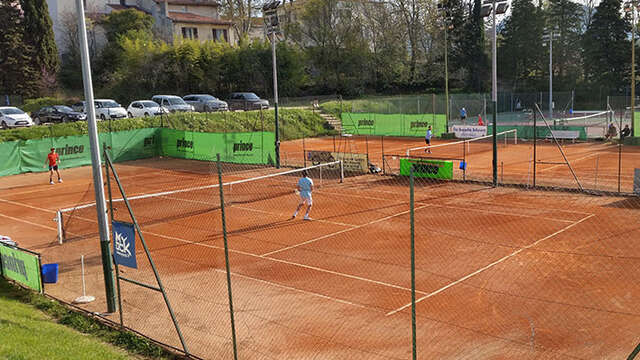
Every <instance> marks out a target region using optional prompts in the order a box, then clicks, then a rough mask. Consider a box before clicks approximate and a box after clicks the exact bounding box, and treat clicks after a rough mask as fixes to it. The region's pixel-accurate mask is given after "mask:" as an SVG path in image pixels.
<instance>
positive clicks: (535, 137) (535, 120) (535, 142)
mask: <svg viewBox="0 0 640 360" xmlns="http://www.w3.org/2000/svg"><path fill="white" fill-rule="evenodd" d="M537 126H538V113H537V111H536V109H533V187H534V188H535V187H536V163H537V161H538V160H537V159H536V155H537V149H536V146H537V145H538V127H537Z"/></svg>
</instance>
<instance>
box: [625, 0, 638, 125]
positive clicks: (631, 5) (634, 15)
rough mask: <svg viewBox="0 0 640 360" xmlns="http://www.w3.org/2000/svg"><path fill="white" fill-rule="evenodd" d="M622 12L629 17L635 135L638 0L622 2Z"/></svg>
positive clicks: (632, 117) (632, 119) (632, 114)
mask: <svg viewBox="0 0 640 360" xmlns="http://www.w3.org/2000/svg"><path fill="white" fill-rule="evenodd" d="M623 8H624V12H625V13H626V14H627V16H629V17H630V18H631V24H632V30H631V129H632V133H631V136H636V133H637V130H636V127H635V126H634V125H635V118H636V117H635V111H636V22H637V21H638V12H640V1H638V0H631V1H626V2H625V3H624V7H623Z"/></svg>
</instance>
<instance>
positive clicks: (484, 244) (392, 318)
mask: <svg viewBox="0 0 640 360" xmlns="http://www.w3.org/2000/svg"><path fill="white" fill-rule="evenodd" d="M400 141H402V140H401V139H399V140H398V143H397V145H401V144H400ZM404 141H406V140H404ZM318 142H320V141H318ZM322 143H323V144H325V145H326V141H325V142H322ZM296 144H297V143H295V142H294V144H289V143H285V144H283V149H289V148H294V147H295V146H296ZM305 145H306V144H305ZM369 145H370V150H372V148H374V147H373V146H372V145H371V144H369ZM331 146H332V144H331ZM357 146H360V143H358V144H357ZM526 146H528V145H522V147H523V149H526ZM593 146H595V145H593ZM601 146H602V148H603V150H602V153H604V152H606V149H607V146H606V145H601ZM519 147H520V145H518V148H519ZM587 147H588V146H587V145H584V144H582V145H576V149H575V150H576V153H571V154H570V156H575V157H576V159H577V158H579V157H580V155H579V154H578V151H577V150H578V149H579V148H587ZM518 148H516V149H518ZM374 149H375V148H374ZM386 149H387V142H385V152H386ZM509 149H510V150H512V149H511V148H509ZM523 151H524V150H523ZM514 156H515V155H514ZM583 156H586V155H583ZM504 158H505V160H506V159H507V156H504ZM603 158H604V156H603ZM601 161H602V160H601ZM526 165H527V160H525V162H524V165H523V164H520V165H518V166H520V167H516V168H518V169H521V168H523V167H526ZM514 166H515V165H514ZM116 168H117V170H118V172H119V175H120V176H121V178H122V181H123V183H124V186H125V190H126V191H127V195H130V196H131V195H136V194H144V193H153V192H157V191H166V190H169V189H183V188H188V187H193V186H201V185H206V184H215V183H217V174H215V167H214V166H212V165H211V164H208V163H203V162H189V161H185V160H175V159H149V160H139V161H132V162H128V163H122V164H117V165H116ZM277 171H281V170H275V169H250V168H246V167H233V166H226V167H225V174H224V181H230V180H234V179H241V178H248V177H253V176H256V175H260V174H265V173H272V172H277ZM549 173H550V174H551V173H554V171H553V170H549ZM63 175H64V177H65V182H64V183H62V184H56V185H54V186H51V185H48V184H47V180H48V178H47V176H46V174H25V175H19V176H9V177H4V178H0V234H3V235H8V236H11V237H12V238H13V239H15V240H16V241H18V242H19V243H20V245H22V246H24V247H27V248H29V249H32V250H35V251H39V252H41V253H42V255H43V260H44V262H45V263H50V262H55V263H59V264H60V267H61V268H60V269H61V273H60V277H59V281H58V283H57V284H47V285H46V287H45V290H46V292H47V293H49V294H51V295H53V296H55V297H58V298H60V299H62V300H65V301H73V299H75V298H76V297H77V296H79V295H81V293H80V292H81V278H80V255H82V254H84V255H85V260H86V264H87V268H86V276H87V286H88V289H87V292H88V294H90V295H93V296H96V297H97V301H96V302H94V303H91V304H88V305H85V306H84V307H85V308H86V309H88V310H90V311H96V312H104V311H105V310H106V303H105V297H104V283H103V276H102V269H101V263H100V253H99V251H100V250H99V243H98V238H97V237H96V236H93V237H90V238H76V239H71V240H68V241H65V242H64V244H63V245H59V244H58V243H57V238H56V237H57V232H56V224H55V223H54V222H53V221H52V219H53V217H54V216H55V212H56V210H57V209H61V208H67V207H72V206H75V205H79V204H84V203H89V202H91V201H92V200H91V199H92V197H93V187H92V184H91V171H90V168H88V167H84V168H77V169H71V170H65V171H64V172H63ZM525 175H526V174H525ZM505 177H506V173H505ZM293 180H295V178H294V179H293ZM289 181H290V179H288V180H287V183H286V184H283V185H282V186H287V187H289V186H291V185H290V184H289ZM277 186H279V185H278V184H273V183H270V184H269V185H268V186H261V185H260V184H253V185H249V186H245V187H242V186H240V187H234V188H233V189H232V190H231V192H230V193H228V196H229V197H231V198H234V197H235V199H242V200H244V201H236V202H234V203H233V204H232V205H231V206H229V207H228V208H227V209H226V211H227V227H228V231H229V237H228V243H229V253H230V266H231V280H232V287H233V301H234V309H235V321H236V329H237V339H238V349H239V358H241V359H407V358H410V356H411V349H412V347H411V307H410V302H411V292H410V288H411V277H410V276H411V272H410V261H411V258H410V223H409V189H408V182H407V181H406V179H403V178H398V177H389V176H377V175H364V176H359V177H352V178H347V179H346V181H345V183H343V184H340V183H338V182H337V181H335V180H333V179H324V181H323V184H322V186H320V187H319V188H318V189H316V191H314V208H313V211H312V217H313V219H314V220H313V221H310V222H304V221H302V220H301V216H299V217H298V219H296V220H290V219H289V218H290V216H291V213H292V211H293V209H294V208H295V206H296V203H297V199H296V197H295V196H294V195H293V194H292V193H289V194H287V195H281V196H269V194H270V193H271V192H272V191H274V190H273V189H272V188H273V187H277ZM217 191H218V189H217V188H213V189H211V190H210V191H209V192H208V193H207V192H206V191H205V192H198V193H197V194H190V193H180V194H175V195H171V196H167V197H165V198H163V201H158V202H156V203H153V204H152V205H148V206H149V207H146V208H138V210H137V212H139V213H140V214H144V215H143V216H144V217H147V218H146V219H144V220H145V221H144V222H145V224H144V225H143V226H142V228H143V235H144V237H145V239H146V242H147V243H148V245H149V247H150V249H151V252H152V256H153V258H154V260H155V262H156V265H157V267H158V269H159V272H160V274H161V276H162V280H163V283H164V286H165V287H166V289H167V292H168V295H169V298H170V300H171V302H172V305H173V308H174V310H175V312H176V315H177V319H178V322H179V324H180V326H181V328H182V331H183V334H184V336H185V340H186V342H187V345H188V346H189V350H190V352H192V353H194V354H196V355H198V356H201V357H205V358H209V359H224V358H231V356H232V346H231V344H232V343H231V328H230V317H229V307H228V294H227V284H226V274H225V270H224V269H225V262H224V250H223V239H222V235H221V216H220V210H219V209H217V208H215V207H212V208H211V209H209V210H206V211H197V212H193V213H192V214H190V216H182V217H179V216H174V214H173V213H174V212H175V209H177V208H180V207H181V206H185V204H188V203H191V204H196V203H197V204H200V203H202V202H207V203H208V202H211V203H215V197H216V196H217V195H218V193H217ZM250 196H253V197H255V198H256V200H255V201H246V200H247V198H248V197H250ZM114 197H119V196H114ZM133 206H134V211H136V206H137V205H136V204H135V203H134V205H133ZM124 211H125V210H124V208H122V207H121V206H118V211H117V217H118V218H126V216H124V215H123V214H124ZM639 211H640V201H639V199H638V198H637V197H612V196H590V195H584V194H579V193H569V192H551V191H533V190H527V191H524V190H522V189H516V188H507V187H501V188H490V187H486V186H483V185H477V184H460V183H452V182H429V181H419V182H418V183H417V184H416V212H415V219H416V233H415V244H416V257H415V261H416V300H417V305H416V315H417V351H418V358H420V359H488V358H491V359H619V358H626V356H628V355H629V353H631V351H632V350H633V348H634V347H635V346H636V345H637V343H638V333H640V321H639V320H640V311H638V307H637V301H636V299H637V298H638V297H639V296H640V285H638V282H637V279H638V277H639V276H640V266H638V260H639V257H640V250H639V247H638V246H637V244H636V242H637V240H638V239H639V238H640V225H639V223H638V215H640V213H639ZM141 216H142V215H141ZM78 217H84V221H85V222H86V223H89V224H90V223H93V222H94V221H95V220H94V219H95V214H93V216H92V214H91V213H90V212H89V213H85V214H82V215H78ZM152 218H161V219H163V220H161V221H151V219H152ZM74 220H82V219H74ZM70 227H71V228H72V225H70ZM136 249H137V260H138V264H139V269H137V270H134V269H127V268H121V269H122V272H123V274H124V275H125V276H127V277H129V278H133V279H136V280H139V281H146V282H148V283H154V278H153V274H152V272H151V269H150V266H149V265H148V262H147V260H146V257H145V254H144V252H143V251H142V246H141V244H140V242H139V239H138V242H137V245H136ZM121 286H122V294H123V310H124V311H123V316H124V323H125V325H127V326H129V327H131V328H133V329H136V330H138V331H140V332H142V333H143V334H146V335H148V336H151V337H152V338H154V339H158V340H160V341H162V342H165V343H168V344H171V345H173V346H176V347H180V342H179V340H178V337H177V336H176V333H175V330H174V328H173V325H172V323H171V321H170V318H169V315H168V313H167V311H166V308H165V306H164V303H163V301H162V297H161V296H160V295H159V294H157V293H154V292H152V291H149V290H147V289H143V288H140V287H136V286H134V285H131V284H128V283H124V282H123V283H121ZM105 316H107V317H109V318H110V319H112V320H114V321H118V314H112V315H105Z"/></svg>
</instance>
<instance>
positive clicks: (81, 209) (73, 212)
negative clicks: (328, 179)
mask: <svg viewBox="0 0 640 360" xmlns="http://www.w3.org/2000/svg"><path fill="white" fill-rule="evenodd" d="M323 169H326V170H324V171H325V174H326V175H325V176H327V175H330V174H331V173H332V172H333V173H334V174H335V175H334V177H335V178H337V179H338V180H339V182H340V183H342V182H343V181H344V168H343V165H342V161H340V160H337V161H333V162H328V163H321V164H317V165H312V166H307V167H304V168H300V169H292V170H286V171H281V172H277V173H273V174H267V175H262V176H256V177H252V178H247V179H240V180H234V181H229V182H224V183H223V184H222V186H223V187H224V188H227V190H225V192H226V191H230V190H231V189H232V186H234V185H236V186H238V185H242V184H252V185H253V184H255V183H256V182H264V181H265V180H275V179H277V180H278V182H284V181H283V180H284V179H285V178H286V175H294V174H301V173H302V172H303V171H307V172H312V171H315V170H317V171H319V174H320V175H319V176H320V181H322V172H323ZM264 185H265V186H266V187H268V189H269V190H267V191H266V192H265V191H264V190H261V191H262V192H263V194H262V196H261V197H256V196H255V195H254V194H246V195H245V196H244V197H240V196H239V197H238V198H237V199H234V200H232V199H231V197H229V198H228V197H227V196H228V195H229V194H226V193H225V204H227V203H231V202H235V203H238V202H240V203H246V202H253V201H258V200H262V199H266V198H274V197H279V196H282V195H285V194H289V193H293V190H292V189H291V187H290V186H286V187H284V189H282V190H278V189H277V187H278V184H274V183H272V182H268V183H265V184H264ZM219 186H220V184H217V183H216V184H208V185H202V186H197V187H190V188H184V189H177V190H169V191H162V192H156V193H150V194H141V195H135V196H130V197H127V200H129V202H130V203H131V204H132V207H133V208H134V211H136V207H135V204H136V203H141V202H150V203H152V202H153V201H157V202H160V203H152V205H149V207H151V206H153V207H158V206H162V202H163V201H166V200H171V201H175V202H176V203H177V204H178V205H176V204H173V205H174V206H173V208H172V209H169V210H167V209H166V207H165V211H166V212H171V211H172V212H173V213H174V214H173V215H171V216H168V217H167V216H165V217H158V216H154V215H157V214H151V216H147V219H148V220H149V221H144V219H145V215H144V214H143V215H142V216H139V215H138V214H137V211H136V218H140V219H142V221H141V222H142V223H144V224H148V223H156V222H161V221H165V220H167V219H171V218H181V217H188V216H191V215H196V214H200V213H203V212H206V211H210V210H212V209H218V208H219V206H220V203H219V198H217V196H214V197H213V198H211V197H210V199H211V200H213V201H205V200H200V198H201V197H202V195H205V193H203V194H200V193H199V192H202V191H203V190H211V189H215V188H218V187H219ZM280 187H282V186H280ZM178 194H198V199H189V198H179V197H175V196H172V195H178ZM210 194H211V193H210V192H208V195H210ZM122 202H124V198H114V199H113V204H118V203H122ZM95 207H96V203H95V202H93V203H88V204H83V205H79V206H75V207H70V208H65V209H60V210H58V211H57V212H56V217H55V218H54V221H56V222H57V229H58V242H59V243H60V244H62V243H63V242H64V240H65V239H66V238H67V236H66V233H67V232H69V233H71V232H70V231H68V230H69V226H68V225H65V220H66V219H67V218H73V217H74V216H75V217H77V218H82V219H83V220H84V221H85V222H91V223H93V225H95V226H97V221H96V220H95ZM84 214H88V215H87V216H86V217H84V218H83V217H82V215H84ZM127 215H128V213H127ZM165 215H166V214H165ZM67 223H68V221H67ZM95 226H94V227H95ZM93 233H96V232H95V231H93ZM76 235H86V234H76Z"/></svg>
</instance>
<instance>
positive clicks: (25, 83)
mask: <svg viewBox="0 0 640 360" xmlns="http://www.w3.org/2000/svg"><path fill="white" fill-rule="evenodd" d="M23 20H24V18H23V13H22V11H21V10H20V7H19V5H18V4H17V2H15V1H10V0H0V24H2V26H0V49H2V51H0V94H16V95H23V96H34V95H36V94H37V93H38V78H39V77H38V71H37V69H38V68H37V67H36V66H35V64H34V62H33V61H32V55H33V47H31V46H30V45H25V41H24V22H23Z"/></svg>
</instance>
